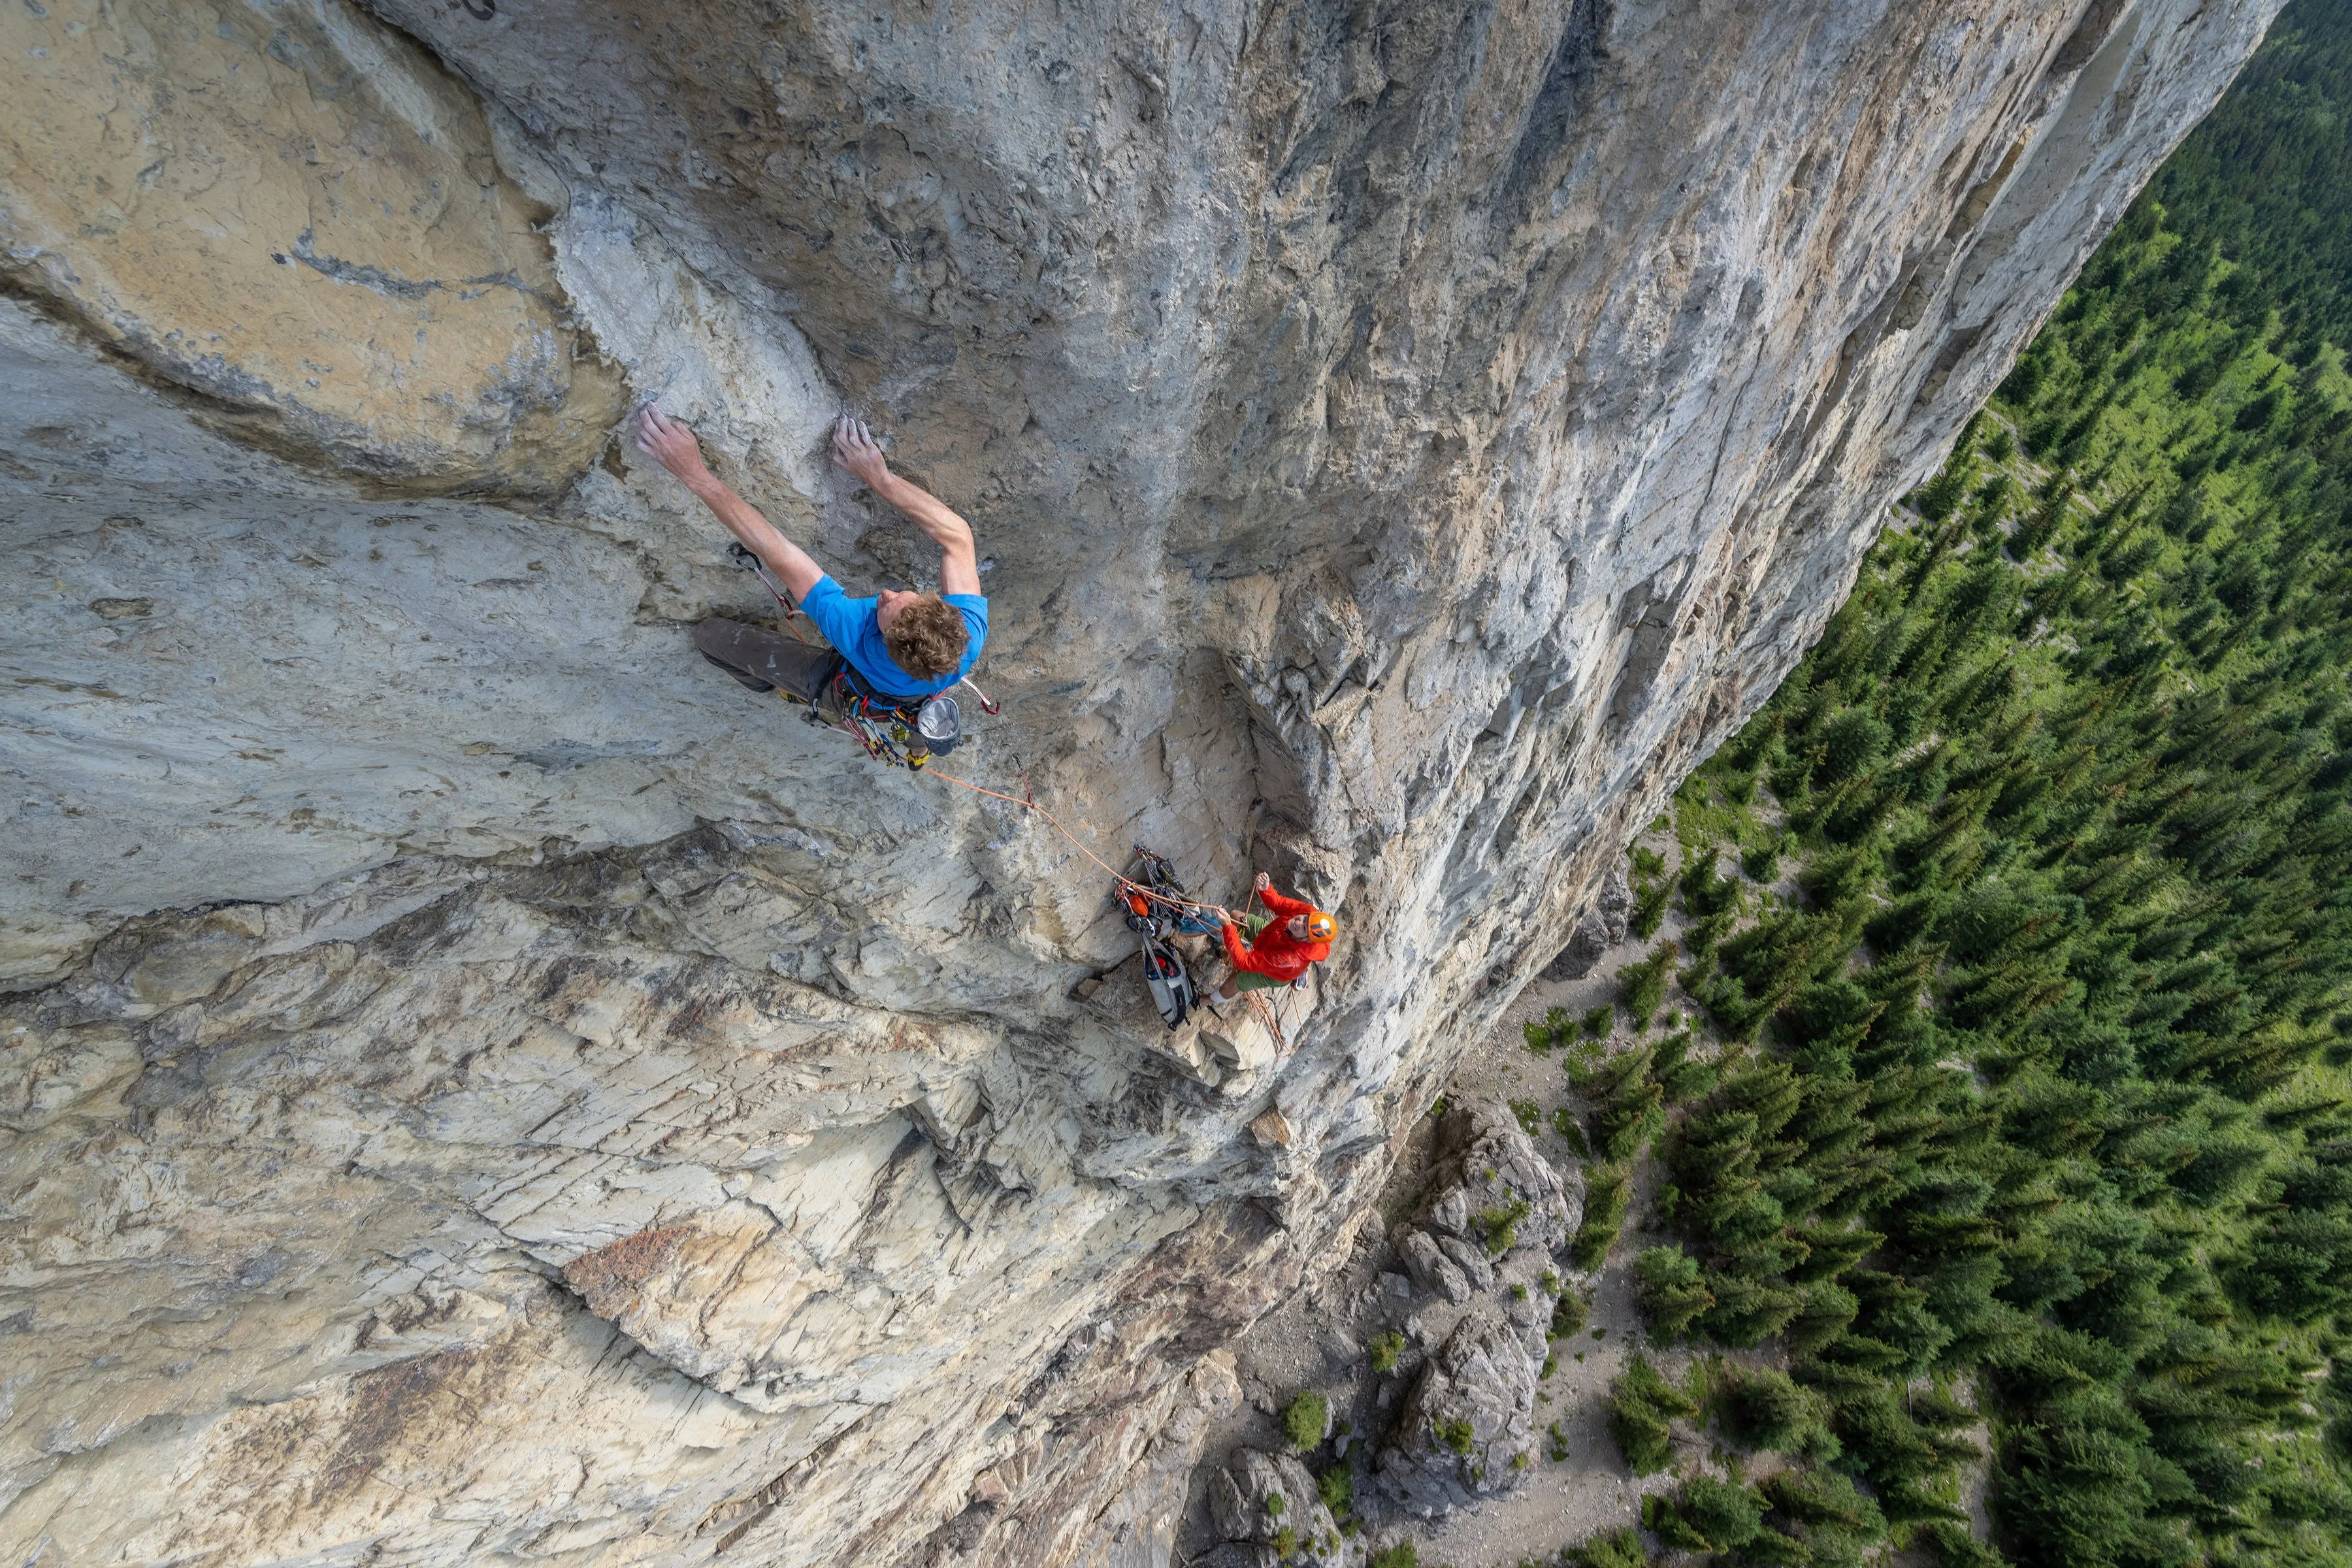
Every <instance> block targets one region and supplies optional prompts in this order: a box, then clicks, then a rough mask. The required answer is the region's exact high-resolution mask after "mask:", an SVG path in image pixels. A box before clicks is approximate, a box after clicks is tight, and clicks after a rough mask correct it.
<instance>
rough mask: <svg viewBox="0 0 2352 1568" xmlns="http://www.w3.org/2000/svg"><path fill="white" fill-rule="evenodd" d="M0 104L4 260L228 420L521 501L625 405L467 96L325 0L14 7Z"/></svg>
mask: <svg viewBox="0 0 2352 1568" xmlns="http://www.w3.org/2000/svg"><path fill="white" fill-rule="evenodd" d="M0 102H5V104H6V106H7V107H6V110H5V113H0V276H5V278H6V279H7V280H8V281H9V282H10V283H12V284H14V285H15V286H16V287H17V288H19V289H24V290H26V291H27V292H29V293H31V294H32V295H34V296H35V297H37V299H39V300H42V301H43V302H44V303H45V304H46V305H47V307H48V308H49V309H50V310H52V311H54V312H55V313H57V314H58V315H61V316H63V317H66V318H68V319H69V320H70V321H73V322H75V323H76V324H78V325H79V326H80V327H81V328H82V329H83V330H85V331H88V332H89V333H90V334H92V335H93V336H95V337H97V338H98V339H99V340H100V341H101V342H104V343H105V344H106V345H107V346H109V347H110V348H111V349H112V350H114V351H115V352H117V353H120V354H122V355H124V356H127V357H128V358H129V359H131V361H133V362H135V363H137V364H139V365H140V366H141V367H142V369H144V370H145V371H146V372H148V373H149V374H151V375H152V376H153V377H157V378H160V379H162V380H163V381H165V382H167V383H170V384H175V385H177V386H179V387H183V388H185V389H188V390H190V391H193V392H195V393H198V394H201V395H203V401H204V404H205V412H207V413H208V414H209V415H210V416H213V417H215V419H217V420H221V421H223V422H226V423H228V424H230V425H233V426H235V427H236V433H237V434H240V435H244V436H247V437H253V438H258V439H261V440H263V441H265V442H267V443H268V445H270V446H272V447H277V448H278V449H279V450H281V451H284V452H287V453H288V454H289V455H292V456H296V457H299V458H303V459H305V460H308V461H310V462H313V463H320V464H324V465H326V466H330V467H332V468H339V469H341V470H343V471H345V472H348V473H352V474H353V475H356V476H360V477H362V478H364V479H369V480H371V481H373V482H376V483H379V484H383V485H386V486H390V487H394V488H397V489H406V490H421V491H426V492H436V493H437V492H448V491H479V492H489V493H535V492H546V491H550V490H553V489H560V488H561V487H562V485H563V484H564V483H565V482H566V480H567V479H569V478H570V477H571V476H572V474H573V473H576V472H577V471H578V470H579V469H580V468H581V467H582V466H583V465H584V464H585V463H587V462H588V461H590V460H591V459H592V458H593V457H594V455H595V453H596V451H597V449H598V448H599V447H601V446H602V444H603V442H604V438H605V435H606V432H607V430H608V429H609V428H610V426H612V425H613V424H614V421H616V420H617V419H618V418H619V416H620V415H621V413H622V408H623V403H624V401H625V399H624V395H623V392H622V389H621V387H620V384H619V379H618V377H617V375H616V374H614V372H612V371H611V370H610V369H608V368H607V367H605V366H604V364H602V363H600V362H599V361H598V360H597V359H596V358H595V357H594V356H593V352H590V353H587V354H586V355H585V356H583V349H585V348H587V347H588V345H586V344H585V343H584V342H583V335H582V334H581V333H579V332H578V331H575V330H574V329H573V328H572V326H571V325H570V324H569V323H568V321H567V319H566V312H565V304H564V300H563V299H562V291H561V289H560V288H559V286H558V284H557V283H556V280H555V273H554V266H553V259H552V257H551V252H550V249H549V247H548V245H547V242H546V241H545V239H543V238H542V237H541V236H540V235H539V234H538V233H537V232H535V230H534V228H533V224H534V222H536V221H537V220H540V219H542V218H544V217H545V216H547V214H546V213H545V212H544V210H543V209H541V208H540V207H539V206H538V205H536V204H535V203H533V202H532V201H531V199H530V197H529V196H528V195H525V193H524V192H523V191H522V189H521V188H520V186H519V185H518V184H516V183H515V182H514V181H513V180H512V179H510V178H509V177H508V176H507V174H504V173H503V172H502V171H501V170H500V168H499V163H498V160H497V158H496V156H495V155H494V153H493V149H492V143H491V136H490V129H489V126H488V122H487V121H486V120H485V119H484V116H483V111H482V109H481V107H480V105H479V103H478V101H477V100H476V99H475V98H474V96H473V95H472V94H471V93H470V92H468V91H467V89H465V88H464V87H463V86H462V85H460V84H458V83H457V82H456V81H454V80H452V79H450V78H449V77H448V76H447V74H446V72H444V71H443V70H442V69H441V68H439V67H438V66H437V65H436V64H435V63H434V62H433V61H432V60H431V59H430V58H427V57H426V56H425V53H424V52H423V51H422V50H420V49H418V48H417V47H415V45H414V44H412V43H411V42H409V41H408V40H407V39H405V38H403V37H399V36H398V35H396V34H394V33H392V32H390V31H389V30H388V29H385V28H383V26H379V25H378V24H376V23H375V22H373V20H371V19H370V18H368V17H366V16H363V15H362V14H360V13H359V12H358V11H357V10H356V9H354V8H353V7H352V6H350V5H346V4H343V3H342V0H299V3H296V4H287V5H241V4H234V3H224V4H218V5H176V4H169V3H165V0H113V3H110V4H107V5H99V4H96V3H94V0H52V3H48V4H45V5H10V6H8V7H6V8H5V11H0Z"/></svg>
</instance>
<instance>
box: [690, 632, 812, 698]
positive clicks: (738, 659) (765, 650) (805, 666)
mask: <svg viewBox="0 0 2352 1568" xmlns="http://www.w3.org/2000/svg"><path fill="white" fill-rule="evenodd" d="M694 646H695V647H698V648H699V649H701V650H702V657H703V658H707V659H709V661H710V662H711V663H713V664H715V665H718V666H719V668H722V669H724V670H726V671H727V673H728V674H730V675H731V676H733V677H734V678H735V679H738V680H740V681H741V682H742V683H743V684H744V685H746V686H749V687H751V689H754V690H756V691H767V690H772V689H776V688H779V687H781V688H782V689H783V690H784V691H786V692H788V693H790V694H791V695H792V696H794V697H797V698H799V699H800V700H802V701H803V702H809V703H814V702H815V701H816V700H817V699H818V697H819V696H820V695H822V694H823V692H824V683H825V678H826V677H827V676H829V675H831V674H832V673H833V666H834V661H835V657H836V656H835V653H834V651H833V650H832V649H831V648H828V647H810V646H809V645H808V644H806V643H804V642H797V641H795V640H793V638H791V637H779V636H777V635H776V634H775V633H774V632H772V631H769V630H767V629H765V628H764V627H761V626H745V625H744V624H743V623H742V622H741V621H730V620H728V619H727V618H726V617H724V616H711V617H710V618H709V620H707V621H705V622H703V623H702V624H701V625H700V626H697V627H695V628H694Z"/></svg>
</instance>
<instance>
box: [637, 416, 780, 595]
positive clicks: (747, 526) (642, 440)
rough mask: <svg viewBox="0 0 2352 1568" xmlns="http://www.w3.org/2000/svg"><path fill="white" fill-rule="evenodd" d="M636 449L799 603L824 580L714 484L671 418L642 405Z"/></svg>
mask: <svg viewBox="0 0 2352 1568" xmlns="http://www.w3.org/2000/svg"><path fill="white" fill-rule="evenodd" d="M637 450H639V451H641V452H644V453H646V455H647V456H649V457H651V458H653V459H654V461H656V462H657V463H659V464H660V465H661V466H662V467H663V468H667V469H668V470H669V471H670V472H671V473H673V474H676V475H677V477H678V479H679V481H680V482H681V483H683V484H684V485H685V486H686V488H687V489H690V490H692V491H693V492H694V493H695V494H696V495H697V496H698V497H699V498H701V500H702V504H703V505H705V506H707V507H709V509H710V510H711V512H712V513H713V514H714V515H715V516H717V518H718V519H719V521H721V522H723V523H725V524H726V525H727V531H728V532H730V533H731V534H733V535H734V536H735V537H736V538H738V539H740V540H741V541H742V542H743V543H744V546H745V547H746V548H747V549H749V550H750V551H751V553H752V554H754V555H757V556H758V557H759V558H760V559H761V561H764V562H766V563H767V565H768V570H769V571H771V572H773V573H774V574H776V580H777V581H778V582H780V583H782V584H783V585H784V588H785V590H786V591H787V592H788V593H790V594H791V595H792V596H793V603H794V604H796V605H797V604H799V603H800V602H801V601H802V600H803V599H805V598H807V597H808V592H809V590H810V589H811V588H814V587H815V586H816V585H817V583H818V581H819V580H820V579H821V578H823V577H824V567H822V566H819V565H818V564H817V563H816V562H815V561H814V560H813V559H811V558H810V555H809V552H807V551H805V550H803V549H802V548H801V547H800V546H799V545H797V544H794V543H793V542H792V541H791V540H789V539H786V538H785V537H784V536H783V535H782V533H779V532H778V531H776V526H775V524H773V523H772V522H770V521H768V520H767V519H766V518H764V517H762V516H761V515H760V509H759V508H757V507H755V506H753V505H752V504H751V502H750V501H747V500H744V499H743V498H742V497H741V496H739V495H737V494H736V493H735V492H734V491H733V490H732V489H729V488H728V487H727V486H726V485H724V484H722V483H720V482H719V479H718V478H717V477H716V476H715V475H713V474H712V473H711V471H710V469H709V467H708V466H707V465H705V464H704V462H703V460H702V447H701V444H700V443H698V441H696V440H695V438H694V432H693V431H691V430H689V429H688V428H687V427H686V426H683V425H681V424H679V423H678V422H677V420H675V419H665V418H663V417H662V416H661V415H660V413H658V412H657V411H656V409H655V408H654V407H653V405H650V404H648V405H646V407H645V408H643V409H642V410H640V411H639V412H638V415H637Z"/></svg>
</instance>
